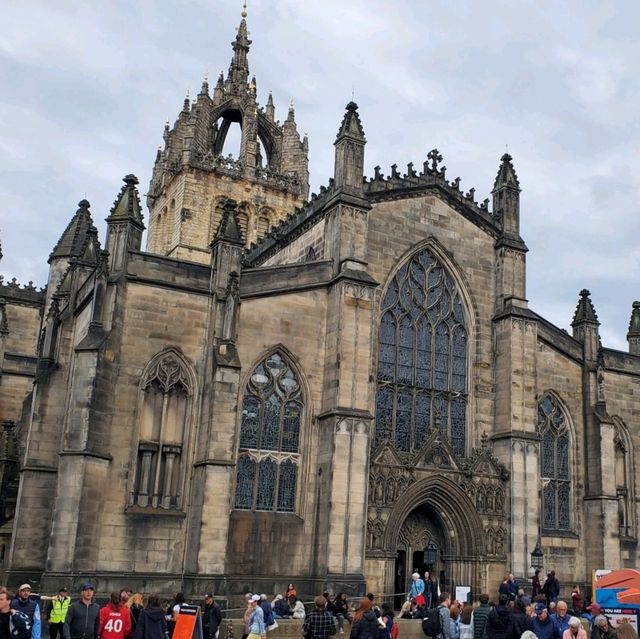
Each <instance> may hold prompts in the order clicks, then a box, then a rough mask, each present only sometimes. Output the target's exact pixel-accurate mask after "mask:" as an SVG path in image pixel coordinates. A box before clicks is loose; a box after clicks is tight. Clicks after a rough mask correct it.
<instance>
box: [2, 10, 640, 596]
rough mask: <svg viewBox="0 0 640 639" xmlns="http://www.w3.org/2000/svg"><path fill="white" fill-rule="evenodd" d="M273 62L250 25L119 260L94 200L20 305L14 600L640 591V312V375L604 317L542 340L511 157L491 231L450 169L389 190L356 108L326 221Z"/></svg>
mask: <svg viewBox="0 0 640 639" xmlns="http://www.w3.org/2000/svg"><path fill="white" fill-rule="evenodd" d="M250 45H251V40H249V37H248V32H247V24H246V20H245V18H244V17H243V19H242V21H241V23H240V26H239V29H238V32H237V35H236V38H235V40H234V42H233V43H232V47H233V57H232V61H231V65H230V67H229V71H228V73H227V74H226V76H225V75H222V74H221V75H220V77H219V79H218V80H217V83H216V84H215V86H214V87H213V90H210V87H209V85H208V83H207V82H205V83H204V84H203V85H202V90H201V91H200V93H199V94H198V96H197V98H196V99H195V100H193V101H192V100H189V99H187V100H185V102H184V106H183V107H182V109H181V111H180V112H179V114H178V116H177V119H176V120H175V122H174V123H173V125H172V126H170V125H169V124H167V126H166V127H165V131H164V145H163V147H162V148H161V149H160V150H159V151H158V153H157V156H156V159H155V164H154V168H153V176H152V179H151V184H150V186H149V190H148V196H147V207H148V212H146V213H145V212H143V209H142V206H141V203H140V198H139V194H138V190H137V184H138V180H137V179H136V177H135V176H134V175H127V176H126V177H125V178H124V184H123V186H122V188H121V190H120V192H119V193H118V194H117V197H116V199H115V202H114V205H113V208H112V209H111V211H110V214H109V215H108V217H107V232H106V237H105V238H103V243H102V242H101V241H100V239H99V238H98V232H97V230H96V227H95V225H94V221H93V216H94V215H96V213H95V212H92V211H91V209H90V204H89V202H88V201H86V200H82V201H81V202H80V203H79V205H78V208H77V211H76V213H75V215H73V217H72V218H71V220H70V222H69V224H68V226H67V227H66V229H65V230H64V232H63V233H62V235H61V237H60V239H59V241H58V243H57V244H56V245H55V247H54V248H53V250H52V252H51V254H50V256H49V267H50V268H49V278H48V282H47V285H46V287H45V288H43V289H36V288H35V287H33V286H32V285H30V284H29V285H26V286H23V285H20V284H18V283H17V282H15V280H13V281H8V280H3V281H2V282H0V419H1V420H2V430H1V433H0V436H1V438H2V442H1V453H2V457H1V459H0V482H1V483H0V489H1V499H0V518H1V519H0V525H1V527H0V550H1V552H0V556H1V570H2V572H3V574H4V578H5V581H7V582H8V583H9V584H11V585H17V584H19V583H21V582H23V581H25V580H28V581H30V582H31V583H33V584H34V587H35V588H39V589H41V590H42V591H43V592H45V591H46V592H49V591H52V590H57V587H58V586H59V584H60V583H66V584H68V585H69V586H77V585H78V583H80V581H84V580H85V579H87V578H91V579H92V580H95V583H96V585H97V590H98V592H99V593H108V592H110V591H111V590H114V589H116V588H118V587H120V586H121V585H122V584H123V583H124V582H126V585H127V586H130V587H131V588H133V589H134V590H140V591H142V592H147V593H148V592H153V591H155V592H160V593H163V594H171V593H174V592H176V591H177V590H181V589H182V590H183V591H184V592H185V593H186V594H187V595H188V596H190V595H193V596H196V595H198V596H199V595H201V594H202V593H203V592H205V591H210V590H213V592H215V593H217V594H219V595H221V596H222V597H228V598H233V597H235V596H238V595H241V594H242V593H244V592H247V591H252V592H267V593H271V592H277V591H281V590H283V589H284V588H285V587H286V584H287V583H289V582H294V583H295V584H296V586H297V589H298V593H300V594H304V595H307V594H316V593H318V592H321V591H322V590H324V589H325V588H326V589H329V590H332V591H334V592H335V591H339V590H345V591H346V592H349V593H352V594H356V593H358V592H363V591H364V590H365V588H366V589H367V590H370V591H373V592H375V593H393V592H398V591H399V590H400V591H402V590H405V589H406V579H407V576H408V575H410V573H411V572H412V571H413V569H414V568H416V567H417V568H420V569H421V570H425V569H427V568H428V569H431V570H434V571H436V573H437V575H438V576H439V578H440V580H441V581H442V582H443V584H446V585H449V586H453V585H468V586H470V587H471V588H472V591H473V592H474V593H478V592H480V591H482V590H486V589H489V588H490V589H491V591H493V590H494V589H495V587H497V584H498V583H499V582H500V580H501V578H502V575H503V573H504V572H505V570H506V571H511V572H514V573H515V574H516V575H518V576H521V577H526V576H527V575H528V574H530V567H531V563H532V557H531V553H532V552H533V551H534V550H535V549H536V548H538V549H539V550H540V551H541V552H542V554H543V562H544V566H545V567H548V568H554V569H555V570H556V572H557V574H558V577H559V578H560V580H561V581H564V582H567V581H570V580H571V581H573V580H576V581H582V582H585V581H588V580H589V579H590V575H591V570H592V569H594V568H615V567H624V566H636V565H637V563H638V561H639V560H640V549H639V546H638V535H639V534H640V521H639V519H638V518H639V516H640V509H639V508H638V507H637V498H636V486H638V487H639V490H640V483H639V479H640V476H639V471H640V466H638V465H636V464H635V455H636V454H638V455H640V432H639V425H640V303H637V302H636V303H634V304H633V308H632V307H631V304H630V306H629V308H628V309H621V310H620V312H624V313H625V314H626V313H630V316H631V319H630V325H629V332H628V336H627V337H628V344H629V347H628V352H621V351H618V350H613V349H610V348H607V347H606V346H604V345H603V344H601V341H600V338H599V321H598V317H597V314H596V310H595V308H594V304H593V303H592V300H591V299H590V295H589V292H588V291H587V290H583V291H581V292H580V293H579V296H578V295H577V308H576V312H575V315H574V317H573V321H572V324H571V326H572V333H571V334H568V333H567V332H566V331H563V330H561V329H559V328H558V327H556V326H554V325H553V324H551V323H550V322H548V321H547V320H545V319H544V318H543V317H541V316H540V315H538V314H537V313H536V312H535V311H533V310H531V309H530V308H529V307H528V304H527V300H526V294H525V281H526V275H525V266H526V254H527V246H526V244H525V241H524V239H523V238H522V237H521V235H520V206H519V197H520V183H519V180H518V176H517V174H516V170H515V168H514V164H513V161H512V158H511V157H510V156H509V155H504V156H503V157H502V158H501V159H500V162H499V163H498V162H497V161H496V165H497V166H496V169H497V176H496V179H495V183H494V184H493V189H492V191H491V200H489V199H487V200H484V201H483V202H478V201H476V197H475V193H474V190H473V189H471V190H470V191H468V192H467V193H465V192H464V191H463V190H461V188H460V180H459V179H455V180H450V179H449V178H447V177H446V176H445V168H444V166H443V165H442V157H441V155H440V153H439V152H438V151H437V150H436V149H434V150H433V151H431V152H430V153H429V154H428V157H427V159H426V161H425V162H424V164H423V165H422V166H414V165H413V164H409V165H408V166H407V167H406V169H405V170H401V169H399V168H398V167H397V166H396V165H394V166H392V167H391V172H390V174H389V175H386V176H385V175H383V173H382V172H381V171H380V169H379V168H376V170H375V174H374V175H373V177H365V176H364V153H365V145H366V139H365V132H364V128H363V123H362V122H361V119H360V116H359V114H358V107H357V105H356V104H355V103H354V102H350V103H349V104H347V106H346V110H345V112H344V114H343V117H342V121H341V123H340V116H339V114H336V125H337V128H338V134H337V137H336V139H335V142H334V146H335V166H334V177H333V178H332V179H330V180H329V182H328V184H327V185H326V186H323V187H322V188H321V189H320V192H319V193H317V194H316V193H312V194H311V195H310V196H309V172H308V142H307V139H306V137H301V136H300V134H299V132H298V126H297V123H296V120H295V113H294V109H293V107H292V108H290V109H289V111H288V115H287V117H286V119H285V120H284V122H282V123H281V122H280V121H279V120H277V119H276V115H275V107H274V104H273V100H272V98H271V96H270V97H269V100H268V101H267V104H266V106H264V107H262V106H259V104H258V102H257V97H256V83H255V79H252V78H251V77H250V73H249V65H248V53H249V48H250ZM338 124H339V126H338ZM231 126H239V128H240V129H241V142H240V151H239V154H238V157H229V156H228V155H224V154H223V148H224V144H225V139H226V138H227V133H228V131H229V129H230V127H231ZM327 143H328V142H327ZM97 215H98V216H101V215H104V213H103V212H102V211H99V212H97ZM145 226H146V227H147V243H146V248H144V249H143V247H142V234H143V231H144V230H145ZM14 249H15V247H14ZM5 250H7V247H5ZM123 579H124V582H123Z"/></svg>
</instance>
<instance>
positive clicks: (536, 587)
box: [531, 568, 542, 601]
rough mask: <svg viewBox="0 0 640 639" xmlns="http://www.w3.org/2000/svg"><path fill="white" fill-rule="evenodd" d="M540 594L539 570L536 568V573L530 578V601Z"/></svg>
mask: <svg viewBox="0 0 640 639" xmlns="http://www.w3.org/2000/svg"><path fill="white" fill-rule="evenodd" d="M541 594H542V584H541V583H540V568H536V571H535V573H534V574H533V577H532V578H531V601H533V600H534V599H535V598H536V597H537V596H538V595H541Z"/></svg>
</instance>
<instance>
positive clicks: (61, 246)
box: [45, 200, 98, 313]
mask: <svg viewBox="0 0 640 639" xmlns="http://www.w3.org/2000/svg"><path fill="white" fill-rule="evenodd" d="M90 206H91V204H89V201H88V200H81V201H80V202H79V203H78V210H77V211H76V213H75V215H74V216H73V217H72V218H71V221H70V222H69V224H68V225H67V228H66V229H65V230H64V232H63V233H62V235H61V236H60V239H59V240H58V242H57V244H56V245H55V247H54V248H53V251H51V255H49V278H48V280H47V298H46V301H45V313H46V312H47V309H48V308H49V304H50V303H51V296H52V295H53V294H54V293H55V291H56V289H57V288H58V284H59V283H60V279H61V278H62V275H63V274H64V272H65V271H66V270H67V268H68V266H69V263H70V261H71V260H72V259H73V258H78V257H80V256H81V255H82V252H83V250H84V248H85V244H86V242H87V238H88V237H89V235H90V234H95V236H96V237H97V235H98V231H97V229H96V227H95V225H94V223H93V220H92V219H91V213H90V212H89V207H90Z"/></svg>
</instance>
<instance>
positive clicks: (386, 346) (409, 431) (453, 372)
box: [375, 248, 467, 456]
mask: <svg viewBox="0 0 640 639" xmlns="http://www.w3.org/2000/svg"><path fill="white" fill-rule="evenodd" d="M377 382H378V384H377V394H376V435H375V443H376V445H378V444H380V443H382V442H383V441H385V440H388V441H390V442H392V443H393V444H394V445H395V447H396V448H397V449H398V450H399V451H401V452H411V451H413V450H416V449H418V448H420V446H421V445H422V444H423V442H424V440H425V438H426V437H427V436H428V434H429V433H430V432H431V431H432V430H433V429H440V430H441V432H442V434H443V435H445V436H446V437H448V439H449V441H450V442H451V446H452V448H453V450H454V452H455V453H456V454H458V455H460V456H464V454H465V448H466V413H467V331H466V328H465V319H464V311H463V307H462V301H461V298H460V294H459V292H458V290H457V287H456V286H455V283H454V281H453V279H452V278H451V276H450V275H449V274H448V273H447V272H446V271H445V270H444V268H443V267H442V265H441V264H440V263H439V261H438V260H437V259H436V257H435V256H434V255H433V254H432V253H431V251H429V249H426V248H425V249H422V250H421V251H419V252H418V253H416V254H415V255H414V256H413V257H412V258H411V259H410V260H409V262H407V263H405V264H404V265H402V266H401V268H400V269H399V270H398V272H397V273H396V275H395V276H394V278H393V279H392V281H391V283H390V284H389V287H388V289H387V292H386V294H385V296H384V299H383V301H382V317H381V321H380V334H379V356H378V375H377Z"/></svg>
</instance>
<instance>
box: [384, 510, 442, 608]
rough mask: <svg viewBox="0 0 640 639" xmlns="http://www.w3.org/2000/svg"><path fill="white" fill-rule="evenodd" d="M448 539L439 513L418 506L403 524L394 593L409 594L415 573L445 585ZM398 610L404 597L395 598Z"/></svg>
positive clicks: (399, 541) (398, 549) (397, 556)
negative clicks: (426, 575)
mask: <svg viewBox="0 0 640 639" xmlns="http://www.w3.org/2000/svg"><path fill="white" fill-rule="evenodd" d="M447 555H448V553H447V552H446V537H445V533H444V529H443V526H442V523H441V522H440V520H439V518H438V515H437V513H436V512H435V511H434V510H433V508H432V507H431V506H429V505H428V504H423V505H421V506H418V507H417V508H416V509H415V510H413V511H412V512H411V513H410V514H409V515H408V516H407V518H406V519H405V520H404V523H403V524H402V527H401V528H400V534H399V539H398V548H397V554H396V565H395V582H394V590H393V592H396V593H401V592H406V591H408V590H409V588H410V587H411V575H412V574H413V573H414V572H417V573H419V574H420V576H421V577H424V574H425V572H429V573H430V574H435V575H436V578H437V579H438V580H439V581H440V582H442V581H443V577H444V581H445V582H446V568H445V566H444V562H443V556H447ZM394 603H395V606H396V607H397V608H399V607H400V606H401V605H402V597H401V596H396V597H395V601H394Z"/></svg>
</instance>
